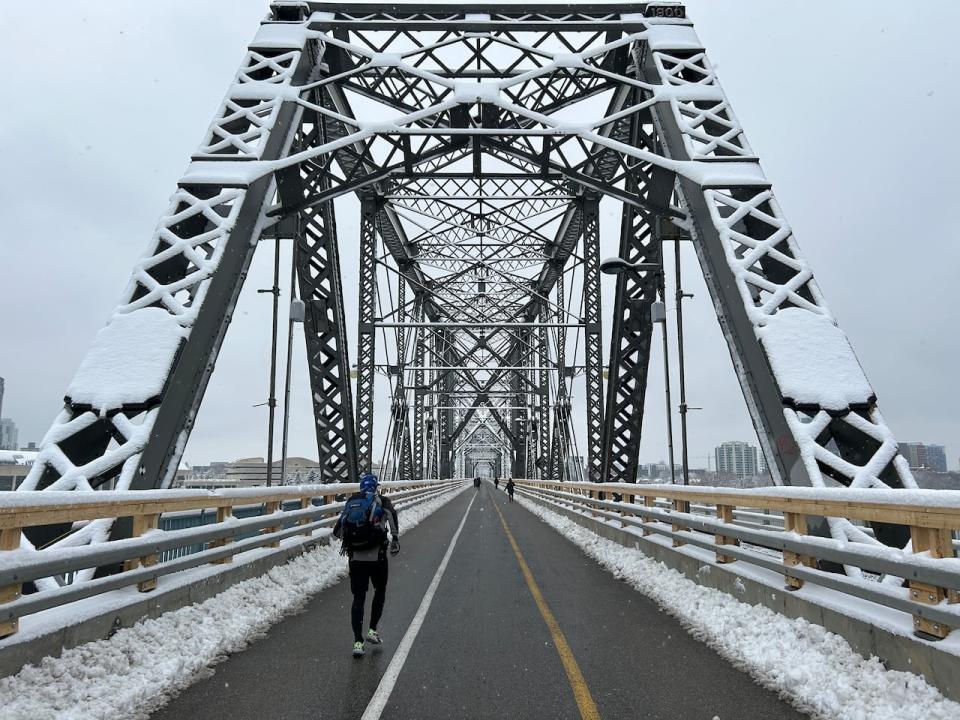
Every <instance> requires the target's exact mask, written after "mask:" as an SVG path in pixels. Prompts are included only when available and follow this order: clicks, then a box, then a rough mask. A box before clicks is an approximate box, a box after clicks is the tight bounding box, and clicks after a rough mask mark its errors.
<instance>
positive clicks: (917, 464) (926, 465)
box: [900, 443, 947, 472]
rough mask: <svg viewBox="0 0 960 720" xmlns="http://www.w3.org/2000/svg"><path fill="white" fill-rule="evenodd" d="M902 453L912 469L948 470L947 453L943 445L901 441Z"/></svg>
mask: <svg viewBox="0 0 960 720" xmlns="http://www.w3.org/2000/svg"><path fill="white" fill-rule="evenodd" d="M900 454H901V455H903V457H904V458H906V460H907V463H908V464H909V465H910V469H911V470H921V469H923V470H933V471H934V472H946V471H947V453H946V449H945V448H944V447H943V445H927V444H925V443H900Z"/></svg>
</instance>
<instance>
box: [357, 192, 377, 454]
mask: <svg viewBox="0 0 960 720" xmlns="http://www.w3.org/2000/svg"><path fill="white" fill-rule="evenodd" d="M377 225H378V219H377V200H376V198H373V197H369V196H368V197H364V198H363V199H362V200H361V202H360V283H359V288H360V322H359V327H358V328H357V458H358V461H357V465H358V468H359V470H360V471H361V472H363V471H369V470H370V468H371V467H372V465H373V378H374V375H373V372H374V358H375V349H376V348H375V344H374V337H375V335H374V333H375V330H374V326H373V323H374V319H375V318H374V313H375V309H376V297H377V261H376V251H377Z"/></svg>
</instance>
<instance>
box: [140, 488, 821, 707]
mask: <svg viewBox="0 0 960 720" xmlns="http://www.w3.org/2000/svg"><path fill="white" fill-rule="evenodd" d="M471 502H472V505H471ZM468 507H469V511H468ZM498 510H499V512H498ZM400 523H401V534H402V536H403V538H402V539H403V542H402V552H401V553H400V555H399V556H398V557H397V558H395V559H393V560H391V563H390V584H389V588H388V591H387V604H386V611H385V613H384V617H383V620H382V621H381V624H380V630H381V634H382V635H383V637H384V640H385V642H384V644H383V645H382V646H379V647H373V648H371V646H369V645H368V646H367V648H368V649H367V654H366V656H364V657H363V658H360V659H354V658H353V657H351V656H350V647H351V644H352V640H353V638H352V633H351V631H350V622H349V609H350V588H349V583H348V582H346V581H345V580H344V581H342V582H340V583H338V584H336V585H334V586H333V587H331V588H328V589H327V590H325V591H323V592H322V593H320V594H319V595H317V596H316V597H315V598H314V599H313V600H312V601H311V602H310V603H309V604H308V605H307V607H306V608H305V610H304V611H303V612H301V613H299V614H297V615H293V616H290V617H288V618H286V619H284V620H283V621H281V622H280V623H278V624H277V625H275V626H274V627H273V628H272V629H271V630H270V632H269V633H268V634H267V636H266V637H264V638H262V639H260V640H258V641H257V642H255V643H253V644H252V645H251V646H250V647H249V648H248V649H247V650H246V651H244V652H241V653H237V654H236V655H233V656H231V657H230V658H228V659H227V660H226V661H225V662H223V663H221V664H219V665H217V666H215V667H214V668H212V673H211V675H210V676H209V677H207V678H205V679H203V680H200V681H199V682H197V683H195V684H194V685H192V686H191V687H189V688H187V689H186V690H185V691H183V692H182V693H181V694H180V696H179V697H177V698H175V699H174V700H172V701H171V702H170V703H169V704H168V705H167V706H165V707H164V708H162V709H161V710H159V711H158V712H157V713H155V714H154V715H153V716H152V717H153V718H156V719H159V720H166V719H173V718H177V719H182V718H195V717H197V718H199V717H202V718H210V719H211V720H220V719H223V720H244V719H245V718H251V719H252V718H290V719H294V718H311V719H313V720H317V719H324V718H331V719H332V718H336V719H338V720H339V719H342V720H351V719H353V718H362V717H363V716H364V712H365V711H366V710H367V707H368V705H370V704H371V698H375V697H376V698H378V699H379V700H380V701H381V703H380V705H381V706H382V713H381V714H380V715H379V716H377V715H373V718H375V717H382V718H390V719H394V718H396V719H397V720H406V719H408V718H409V719H410V720H413V719H417V720H429V719H432V718H465V719H471V720H472V719H474V718H476V719H477V720H481V719H486V718H550V719H551V720H552V719H554V718H555V719H557V720H560V719H563V718H570V719H573V720H580V719H584V720H592V719H593V718H607V719H613V718H644V719H650V720H653V719H659V718H663V719H667V718H669V719H670V720H685V719H687V718H690V719H694V718H697V719H698V718H704V719H705V720H712V719H713V718H720V720H734V719H735V718H744V719H745V718H751V719H752V718H802V717H804V716H803V715H801V714H800V713H798V712H796V711H795V710H793V709H792V708H790V707H789V706H788V705H786V704H785V703H783V702H782V701H781V700H779V699H778V698H777V697H776V696H775V695H774V694H773V693H771V692H769V691H766V690H764V689H762V688H760V687H758V686H757V685H755V684H754V683H753V682H752V680H751V679H750V678H749V676H747V675H745V674H744V673H741V672H740V671H738V670H736V669H735V668H733V667H732V666H731V665H730V664H729V663H727V662H726V661H724V660H723V659H722V658H720V657H719V656H718V655H716V653H714V652H713V651H712V650H710V649H709V648H708V647H706V646H705V645H703V644H701V643H699V642H697V641H696V640H694V639H693V638H691V637H690V636H689V635H687V633H686V632H685V631H684V630H683V629H682V628H681V627H680V626H679V624H678V623H677V622H676V621H675V620H673V619H672V618H670V617H669V616H667V615H665V614H664V613H663V612H661V611H660V610H659V608H658V607H657V606H656V605H655V604H654V603H652V602H651V601H649V600H647V599H646V598H645V597H644V596H642V595H640V594H639V593H638V592H636V591H635V590H633V589H632V588H630V587H629V586H628V585H626V584H625V583H622V582H620V581H618V580H616V579H614V578H613V576H611V575H610V574H609V573H607V572H606V571H604V570H603V569H601V568H600V567H599V566H597V564H596V563H594V562H593V561H591V560H590V559H589V558H587V557H586V556H585V555H583V554H582V553H581V552H580V551H579V549H577V548H576V547H575V546H574V545H573V544H572V543H569V542H567V541H566V540H564V539H563V538H561V537H560V536H559V535H558V534H557V532H556V531H555V530H553V529H552V528H550V527H549V526H547V525H546V524H544V523H542V522H540V521H539V520H538V519H537V518H535V517H534V516H533V515H531V514H530V513H529V512H527V511H526V510H524V509H523V508H522V507H520V506H519V505H518V504H516V503H513V504H510V503H507V497H506V495H505V494H504V493H503V492H502V491H500V492H497V491H495V490H494V488H493V486H492V485H491V484H489V483H484V484H483V486H482V487H481V489H480V490H479V491H476V490H474V489H473V488H469V489H467V490H466V491H465V492H463V493H462V494H461V495H459V496H458V497H456V498H454V499H453V500H452V501H451V502H449V503H448V504H447V505H445V506H444V507H442V508H441V509H440V510H438V511H436V512H435V513H434V514H433V515H431V516H430V518H428V519H427V520H425V521H424V522H423V523H421V524H420V525H419V526H418V527H416V528H414V529H413V530H411V531H410V533H409V534H403V517H402V514H401V520H400ZM461 523H462V530H461V532H460V535H459V538H458V539H457V542H456V544H455V545H453V548H452V550H450V546H451V540H452V539H453V538H454V536H455V533H456V532H457V529H458V528H459V527H460V526H461ZM508 530H509V535H508ZM511 536H512V538H513V542H514V543H515V546H516V547H514V546H513V544H511ZM448 551H449V557H448V563H447V565H446V568H445V571H444V573H443V574H442V576H441V577H440V579H439V582H438V583H437V582H436V581H435V578H436V576H437V570H438V567H439V566H440V565H441V562H442V560H443V559H444V556H445V555H447V554H448ZM521 559H522V560H521ZM521 562H522V563H523V564H525V566H526V568H527V571H528V576H525V573H524V571H523V570H522V565H521ZM432 583H433V584H434V588H433V590H434V591H435V594H434V595H432V602H430V603H429V607H428V608H427V609H426V610H425V612H424V611H422V610H421V612H420V615H421V617H422V624H421V625H420V626H419V629H418V631H417V632H416V633H415V634H414V632H413V631H412V630H411V631H410V637H408V638H407V640H406V642H405V643H404V645H406V646H408V648H404V649H403V650H401V651H400V654H399V656H398V657H397V662H395V663H394V664H393V667H392V668H391V671H392V673H391V674H393V675H395V684H394V685H393V687H392V688H386V687H384V686H385V685H387V684H388V683H385V682H383V683H382V682H381V681H382V678H383V675H384V672H385V671H386V670H387V668H388V666H389V665H390V663H391V660H393V659H394V655H395V652H396V649H397V647H398V645H400V644H401V641H402V639H403V638H404V636H405V635H406V634H407V632H408V628H410V625H411V621H413V620H414V618H415V616H416V615H417V613H418V608H420V607H421V604H422V603H423V601H424V596H425V594H428V589H430V588H431V584H432ZM371 595H372V592H371V593H368V596H367V602H368V613H369V601H370V597H371ZM548 621H549V624H548ZM401 660H402V664H401ZM378 687H379V690H378ZM388 690H389V692H388ZM374 705H376V703H374ZM371 714H372V709H371V710H370V711H368V715H367V718H366V719H365V720H368V719H370V720H372V718H371Z"/></svg>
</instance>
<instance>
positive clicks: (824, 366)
mask: <svg viewBox="0 0 960 720" xmlns="http://www.w3.org/2000/svg"><path fill="white" fill-rule="evenodd" d="M757 335H758V336H759V338H760V342H761V344H762V345H763V349H764V350H766V353H767V358H768V359H769V360H770V366H771V367H772V368H773V374H774V376H775V377H776V378H777V384H778V385H779V386H780V392H781V393H782V394H783V396H784V397H785V398H789V399H791V400H793V401H794V402H795V403H797V404H800V405H819V406H820V407H822V408H824V409H825V410H844V409H846V408H847V407H849V406H850V405H851V404H852V403H866V402H868V401H869V400H870V398H872V397H873V396H874V393H873V388H871V387H870V383H869V381H868V380H867V377H866V375H864V374H863V368H862V367H860V361H859V360H857V356H856V355H855V354H854V353H853V348H852V347H851V346H850V341H849V340H848V339H847V336H846V334H845V333H844V332H843V330H841V329H840V328H839V327H837V326H836V325H834V324H833V322H832V321H831V320H830V318H828V317H825V316H823V315H819V314H817V313H814V312H810V311H809V310H801V309H800V308H786V309H785V310H780V311H779V312H778V313H776V314H775V315H771V316H770V319H769V320H768V321H767V322H766V324H764V326H763V327H761V328H759V329H758V330H757Z"/></svg>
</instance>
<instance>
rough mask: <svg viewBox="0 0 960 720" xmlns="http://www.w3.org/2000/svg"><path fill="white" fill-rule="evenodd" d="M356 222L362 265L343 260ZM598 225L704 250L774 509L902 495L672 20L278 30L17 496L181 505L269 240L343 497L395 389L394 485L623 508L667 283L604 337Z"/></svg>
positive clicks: (233, 93) (633, 240)
mask: <svg viewBox="0 0 960 720" xmlns="http://www.w3.org/2000/svg"><path fill="white" fill-rule="evenodd" d="M345 193H355V194H356V195H357V196H358V197H359V199H360V207H361V211H360V234H359V239H358V240H357V239H355V238H352V237H351V238H345V237H343V236H339V235H338V234H337V224H336V218H335V213H334V199H335V198H337V197H338V196H340V195H343V194H345ZM602 197H609V198H612V199H613V200H614V201H616V202H617V203H619V205H620V206H621V207H622V219H621V223H620V228H621V229H620V232H621V236H620V244H619V248H620V254H621V255H622V256H623V257H625V258H627V259H629V260H630V261H632V262H643V263H648V264H654V265H661V267H662V257H663V244H664V241H665V240H667V239H671V238H676V237H677V236H678V234H682V235H684V236H686V237H688V238H689V239H692V241H693V244H694V247H695V248H696V252H697V255H698V258H699V261H700V267H701V269H702V272H703V273H704V276H705V278H706V281H707V286H708V288H709V290H710V293H711V296H712V300H713V303H714V305H715V307H716V310H717V317H718V320H719V322H720V325H721V328H722V330H723V333H724V336H725V338H726V340H727V343H728V348H729V351H730V355H731V357H732V359H733V364H734V367H735V369H736V372H737V375H738V377H739V380H740V384H741V387H742V389H743V394H744V397H745V399H746V403H747V406H748V408H749V412H750V414H751V417H752V419H753V423H754V426H755V428H756V431H757V435H758V438H759V441H760V445H761V446H762V451H763V453H764V455H765V457H766V458H767V460H768V464H769V467H770V469H771V472H772V475H773V478H774V480H775V482H776V483H778V484H785V485H811V486H820V485H824V484H827V483H832V482H837V483H840V484H841V485H844V486H848V487H851V488H866V487H893V488H896V487H904V486H913V480H912V478H911V476H910V473H909V470H908V468H907V465H906V463H905V461H904V460H903V458H902V457H900V456H899V454H898V450H897V444H896V442H895V440H894V438H893V436H892V434H891V433H890V431H889V430H888V428H887V426H886V425H885V424H884V421H883V418H882V417H881V415H880V411H879V409H878V407H877V403H876V397H875V395H874V392H873V390H872V389H871V386H870V384H869V383H868V381H867V380H866V378H865V377H864V374H863V371H862V370H861V368H860V365H859V362H858V361H857V359H856V357H855V355H854V354H853V351H852V349H851V346H850V344H849V342H848V340H847V338H846V335H845V334H844V333H843V331H842V330H840V329H839V328H838V327H837V325H836V323H835V321H834V319H833V317H832V315H831V313H830V310H829V309H828V307H827V305H826V303H825V302H824V299H823V297H822V295H821V293H820V290H819V289H818V287H817V284H816V282H815V280H814V277H813V273H812V271H811V269H810V267H809V265H808V264H807V262H806V261H805V260H804V259H803V256H802V254H801V252H800V249H799V246H798V245H797V242H796V240H795V238H794V236H793V234H792V232H791V229H790V226H789V225H788V224H787V222H786V220H785V219H784V217H783V215H782V213H781V212H780V208H779V205H778V204H777V200H776V198H775V197H774V194H773V192H772V190H771V185H770V182H769V181H768V180H767V178H766V177H765V176H764V174H763V172H762V171H761V168H760V164H759V161H758V159H757V157H756V156H755V155H754V153H753V151H752V149H751V148H750V145H749V144H748V142H747V139H746V136H745V134H744V131H743V129H742V127H741V126H740V124H739V122H738V121H737V118H736V116H735V115H734V113H733V110H732V109H731V107H730V104H729V102H728V101H727V98H726V96H725V95H724V93H723V90H722V89H721V87H720V85H719V83H718V80H717V75H716V73H715V72H714V69H713V67H712V66H711V64H710V62H709V60H708V59H707V56H706V55H705V53H704V50H703V47H702V45H701V43H700V41H699V40H698V38H697V35H696V34H695V32H694V30H693V27H692V24H691V23H690V21H689V20H688V19H686V17H685V12H684V8H683V7H682V6H681V5H677V4H671V3H639V4H633V5H619V6H603V5H601V6H593V5H590V4H583V5H530V4H524V5H523V6H522V7H520V6H518V7H512V6H502V5H494V4H491V5H470V4H459V5H430V4H420V5H410V6H407V5H390V4H358V3H350V4H347V3H335V2H331V3H320V2H275V3H273V5H272V6H271V9H270V13H269V15H268V17H267V19H266V20H265V21H264V22H263V23H262V25H261V26H260V29H259V31H258V33H257V35H256V37H255V39H254V41H253V43H252V44H251V45H250V47H249V50H248V52H247V54H246V56H245V58H244V60H243V63H242V65H241V67H240V69H239V71H238V72H237V75H236V77H235V79H234V81H233V83H232V84H231V85H230V88H229V91H228V93H227V96H226V98H225V100H224V101H223V105H222V107H221V108H220V110H219V112H218V113H217V115H216V117H215V118H214V120H213V122H212V124H211V125H210V127H209V129H208V130H207V132H206V135H205V136H204V139H203V141H202V143H201V145H200V147H199V148H198V150H197V152H196V153H195V154H194V155H193V157H192V160H191V162H190V164H189V166H188V168H187V170H186V172H185V174H184V175H183V177H182V179H181V180H180V182H179V184H178V187H177V189H176V191H175V193H174V195H173V197H172V199H171V202H170V205H169V207H168V209H167V211H166V213H165V214H164V216H163V218H162V219H161V221H160V223H159V225H158V228H157V230H156V233H155V235H154V236H153V238H152V239H151V241H150V243H149V245H148V247H147V250H146V252H145V254H144V255H143V257H142V259H141V260H140V261H139V262H138V263H137V264H136V266H135V267H134V270H133V273H132V275H131V277H130V280H129V282H128V284H127V287H126V290H125V292H124V296H123V299H122V301H121V303H120V304H119V306H118V307H117V308H116V310H115V312H114V313H113V315H112V316H111V318H110V321H109V323H108V325H107V326H106V327H105V328H104V329H103V330H102V331H100V333H99V334H98V336H97V338H96V341H95V343H94V345H93V347H92V349H91V350H90V352H89V354H88V356H87V357H86V359H85V360H84V361H83V363H82V366H81V368H80V370H79V371H78V373H77V375H76V377H75V379H74V380H73V382H72V383H71V385H70V387H69V388H68V390H67V395H66V398H65V403H64V408H63V410H62V411H61V413H60V415H59V416H58V417H57V419H56V421H55V422H54V425H53V427H52V429H51V430H50V432H49V433H48V434H47V436H46V438H45V440H44V442H43V446H42V449H41V451H40V455H39V459H38V461H37V462H36V464H35V465H34V467H33V470H32V472H31V473H30V475H29V477H28V479H27V481H26V483H25V484H24V486H23V488H24V489H26V490H35V489H45V490H84V489H95V488H98V487H103V486H106V485H108V484H111V485H114V486H116V487H118V488H121V489H130V490H136V489H145V488H163V487H169V485H170V483H171V481H172V479H173V477H174V474H175V470H176V468H177V466H178V464H179V461H180V458H181V454H182V452H183V449H184V446H185V444H186V441H187V438H188V437H189V434H190V431H191V428H192V425H193V422H194V418H195V415H196V412H197V409H198V407H199V403H200V401H201V398H202V396H203V391H204V388H205V386H206V383H207V381H208V379H209V377H210V373H211V372H212V370H213V367H214V364H215V361H216V358H217V353H218V351H219V348H220V345H221V342H222V339H223V337H224V334H225V332H226V331H227V328H228V326H229V324H230V318H231V313H232V311H233V308H234V305H235V303H236V300H237V297H238V294H239V292H240V288H241V286H242V284H243V279H244V277H245V275H246V271H247V268H248V266H249V264H250V261H251V257H252V254H253V252H254V250H255V248H256V245H257V242H258V240H259V239H260V238H261V236H263V235H265V234H266V235H267V236H268V237H274V236H277V237H285V238H292V239H293V240H294V243H295V264H296V272H297V285H298V291H299V294H300V297H301V298H303V300H304V302H305V303H306V320H305V325H304V327H305V330H306V345H307V353H308V357H309V367H310V380H311V387H312V391H313V404H314V417H315V423H316V434H317V445H318V452H319V457H320V461H321V463H320V464H321V466H322V467H323V469H324V473H325V475H326V479H328V480H348V479H351V478H353V477H355V476H356V473H357V472H358V470H363V469H366V468H368V467H370V465H371V463H372V462H373V460H374V459H376V458H375V450H374V447H373V440H374V386H375V382H374V380H375V377H376V376H377V374H378V373H381V374H384V375H386V376H387V377H388V378H389V380H390V385H391V390H392V393H391V411H390V415H389V427H388V430H387V433H386V437H387V445H388V446H387V451H388V452H387V455H388V457H389V458H390V459H391V468H392V470H391V473H392V474H395V475H403V476H405V477H411V476H412V477H417V476H432V477H436V476H441V477H445V476H449V475H450V474H452V473H454V472H457V471H459V472H471V471H470V470H468V468H467V465H470V466H475V465H476V463H478V462H481V461H482V462H484V463H488V465H486V466H485V467H487V468H492V467H494V466H496V467H497V468H499V471H500V472H503V473H505V474H506V473H508V472H509V473H511V474H513V475H514V476H522V477H538V478H542V479H565V478H570V477H571V476H576V475H578V474H579V473H580V472H581V470H580V469H579V467H580V466H579V465H578V464H577V463H576V462H574V460H575V456H576V455H578V454H580V455H582V456H583V458H584V464H583V468H582V473H583V475H584V476H585V478H586V479H588V480H590V481H595V482H602V481H605V480H612V481H634V480H635V478H636V475H637V462H638V451H639V444H640V436H641V432H642V428H643V409H644V408H643V405H644V395H645V389H646V382H647V369H648V364H649V357H650V344H651V333H652V322H651V305H652V304H653V303H654V302H655V301H657V300H662V299H663V297H662V296H663V285H662V282H661V278H662V272H656V271H651V270H643V271H635V272H632V273H625V274H622V275H620V276H618V278H617V288H616V300H615V304H614V307H613V308H611V309H608V311H607V312H606V313H604V312H602V310H603V309H602V308H601V301H600V297H601V296H600V278H599V233H600V224H599V210H598V208H599V203H600V199H601V198H602ZM345 242H350V243H352V242H359V248H360V258H361V267H360V277H359V281H358V284H357V286H358V288H359V296H358V298H357V303H358V307H359V327H358V343H357V349H356V365H357V372H356V375H357V378H356V385H355V387H354V386H353V384H352V383H351V377H350V375H351V373H350V362H349V359H348V348H347V342H346V337H347V335H346V323H345V320H344V290H343V285H344V283H343V279H342V278H341V269H340V262H339V251H340V248H341V247H342V244H343V243H345ZM348 284H349V285H351V286H352V285H353V283H352V282H350V283H348ZM605 317H606V318H608V319H609V320H608V321H610V322H611V323H612V326H611V327H612V332H611V338H612V339H611V345H610V348H609V352H608V355H607V357H608V366H607V370H608V373H607V379H606V380H604V372H603V370H604V360H603V357H604V353H603V348H602V347H601V340H602V334H601V330H602V325H601V323H602V321H603V319H604V318H605ZM383 344H386V345H387V346H389V350H390V352H391V353H392V355H393V357H394V360H393V361H387V362H378V361H377V357H378V345H383ZM386 349H387V348H386V347H382V348H381V349H380V350H381V352H380V354H381V355H383V352H382V351H383V350H386ZM579 358H582V359H579ZM581 376H582V378H583V381H582V385H580V384H578V385H577V386H576V387H575V386H574V383H575V381H577V382H578V383H579V382H580V381H579V378H580V377H581ZM580 388H582V389H580ZM578 393H581V394H580V395H579V398H580V399H582V401H583V405H584V407H585V420H586V422H585V427H584V428H583V431H582V432H581V433H580V434H579V436H578V435H577V434H576V433H574V428H573V423H574V421H575V420H576V416H575V414H574V413H572V412H571V399H572V398H574V397H576V396H577V394H578ZM578 437H579V444H578V441H577V438H578ZM572 479H578V478H577V477H573V478H572ZM111 527H112V530H111ZM876 530H877V537H879V538H880V540H882V541H884V542H888V543H892V542H896V543H900V544H902V542H903V541H904V540H905V538H902V537H899V536H894V535H892V534H890V533H889V532H888V531H887V530H886V529H884V528H883V527H880V528H877V529H876ZM124 531H125V530H124V528H123V526H122V525H121V524H120V523H116V524H114V525H111V523H110V522H107V521H103V522H101V521H98V522H94V523H90V524H88V525H85V526H83V527H74V528H70V527H66V528H53V529H50V528H48V529H46V530H45V534H36V535H34V536H33V537H32V538H31V539H32V540H33V541H34V542H35V543H37V542H47V541H49V540H50V539H52V538H59V539H58V540H56V542H59V543H64V544H77V543H83V542H93V541H98V540H102V539H104V538H106V537H107V536H108V535H109V534H110V533H111V532H112V533H113V534H114V535H115V536H116V535H118V534H123V532H124ZM812 531H814V532H819V533H821V534H826V533H828V532H829V533H832V534H833V535H834V536H835V537H842V538H845V539H854V540H860V541H867V540H869V538H867V536H866V535H864V533H863V532H861V531H860V530H858V529H857V528H854V527H853V526H852V525H850V524H849V523H845V522H842V521H831V525H830V527H829V528H828V527H827V526H826V525H825V524H824V523H821V524H820V525H819V526H817V525H814V526H813V527H812Z"/></svg>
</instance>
